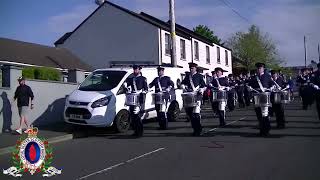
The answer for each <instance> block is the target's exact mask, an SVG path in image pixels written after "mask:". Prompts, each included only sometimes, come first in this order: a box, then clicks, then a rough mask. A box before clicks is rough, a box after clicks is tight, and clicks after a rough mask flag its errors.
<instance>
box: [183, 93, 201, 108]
mask: <svg viewBox="0 0 320 180" xmlns="http://www.w3.org/2000/svg"><path fill="white" fill-rule="evenodd" d="M181 96H182V100H183V107H185V108H188V107H196V106H197V101H198V100H199V96H198V95H197V93H196V92H185V93H182V94H181Z"/></svg>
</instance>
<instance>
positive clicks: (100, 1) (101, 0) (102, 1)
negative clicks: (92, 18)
mask: <svg viewBox="0 0 320 180" xmlns="http://www.w3.org/2000/svg"><path fill="white" fill-rule="evenodd" d="M95 1H96V4H97V5H99V6H100V5H101V4H103V3H104V2H105V1H106V0H95Z"/></svg>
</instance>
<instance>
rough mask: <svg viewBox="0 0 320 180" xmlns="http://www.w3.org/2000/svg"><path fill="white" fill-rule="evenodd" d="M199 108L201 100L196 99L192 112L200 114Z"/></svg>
mask: <svg viewBox="0 0 320 180" xmlns="http://www.w3.org/2000/svg"><path fill="white" fill-rule="evenodd" d="M200 110H201V100H199V101H197V105H196V106H195V107H194V108H193V111H192V112H193V113H197V114H200Z"/></svg>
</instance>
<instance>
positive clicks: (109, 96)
mask: <svg viewBox="0 0 320 180" xmlns="http://www.w3.org/2000/svg"><path fill="white" fill-rule="evenodd" d="M141 72H142V75H143V76H145V77H146V78H147V81H148V84H149V83H151V81H152V80H153V79H154V78H155V77H157V70H156V68H155V67H152V68H151V67H147V68H143V69H142V71H141ZM132 73H133V70H132V68H108V69H98V70H95V71H94V72H92V73H91V74H90V75H89V76H88V77H87V78H86V79H85V80H84V81H83V82H82V83H81V84H80V85H79V86H78V88H77V89H76V90H75V91H73V92H72V93H71V94H70V95H69V96H68V98H67V99H66V103H65V111H64V119H65V122H67V123H71V124H76V125H84V126H94V127H110V126H114V127H115V128H116V130H117V131H118V132H126V131H127V130H128V129H129V128H130V118H129V107H128V106H126V105H125V98H126V96H125V93H126V92H125V88H124V86H123V83H124V82H125V81H126V79H127V78H128V77H129V76H132ZM183 73H184V72H183V71H182V69H181V68H169V67H168V68H166V69H165V74H166V75H168V76H170V77H171V79H172V81H173V82H174V84H175V89H176V90H175V97H174V98H172V100H171V102H170V103H169V105H168V111H167V116H168V119H169V121H175V120H176V119H177V118H178V116H179V113H180V110H181V109H182V98H181V93H182V90H181V89H178V88H177V87H178V86H177V84H179V82H181V78H182V76H183ZM156 115H157V113H156V111H155V105H154V104H153V103H152V92H149V93H147V95H146V100H145V112H144V115H143V117H142V119H144V120H146V119H151V118H155V117H156Z"/></svg>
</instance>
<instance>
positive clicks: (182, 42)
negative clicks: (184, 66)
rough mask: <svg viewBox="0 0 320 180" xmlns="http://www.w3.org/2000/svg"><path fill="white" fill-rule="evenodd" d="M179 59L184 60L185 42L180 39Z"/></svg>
mask: <svg viewBox="0 0 320 180" xmlns="http://www.w3.org/2000/svg"><path fill="white" fill-rule="evenodd" d="M180 59H186V41H185V40H183V39H180Z"/></svg>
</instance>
